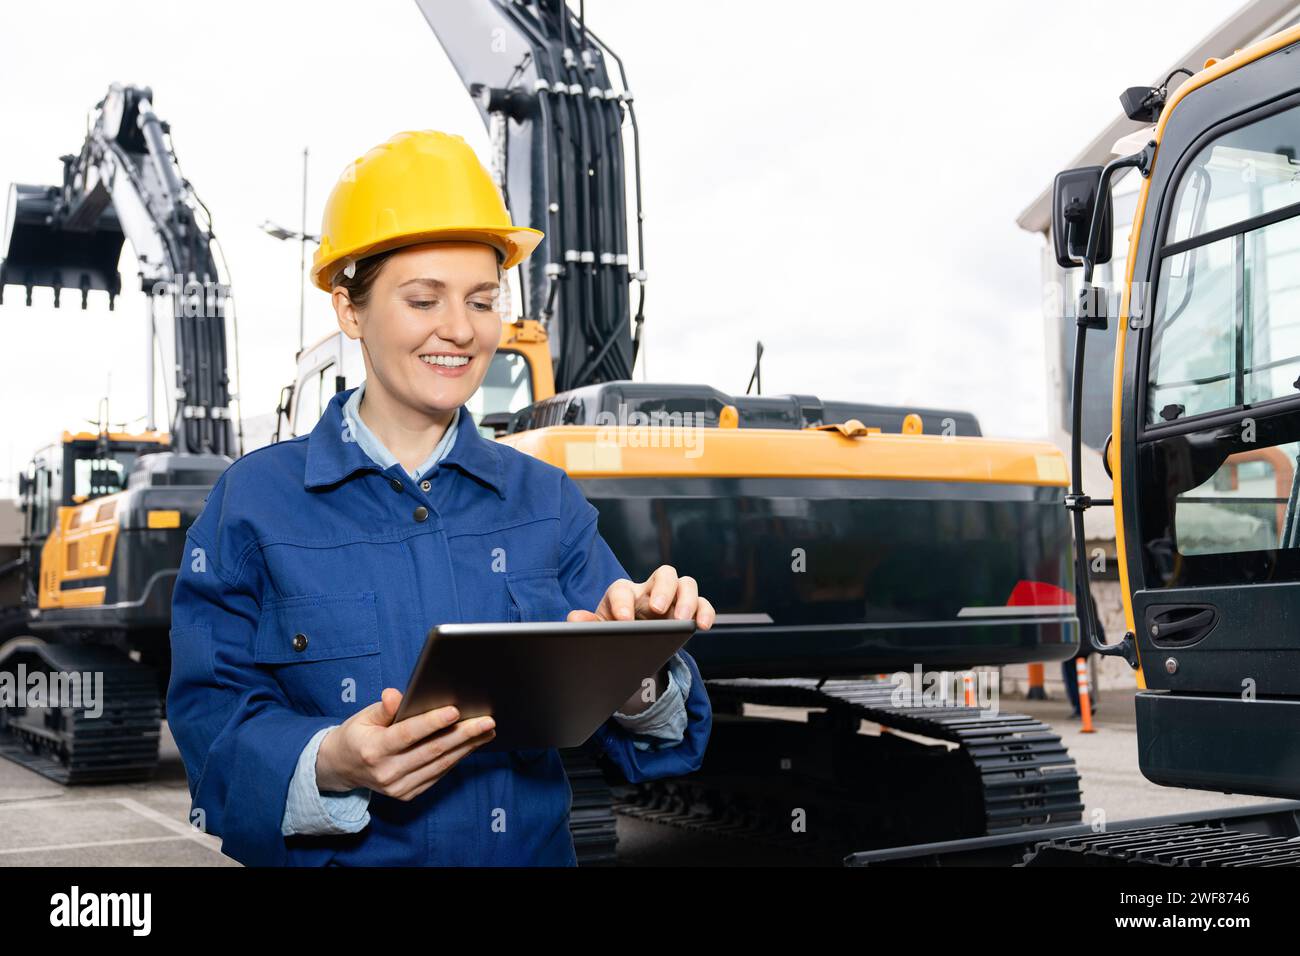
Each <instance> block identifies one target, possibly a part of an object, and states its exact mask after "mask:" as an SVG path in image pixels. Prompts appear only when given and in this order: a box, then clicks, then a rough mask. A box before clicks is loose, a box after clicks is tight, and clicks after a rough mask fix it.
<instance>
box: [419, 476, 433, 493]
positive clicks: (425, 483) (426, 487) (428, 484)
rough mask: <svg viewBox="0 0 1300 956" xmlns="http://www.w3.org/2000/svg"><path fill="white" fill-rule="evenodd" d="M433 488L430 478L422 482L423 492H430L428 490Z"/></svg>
mask: <svg viewBox="0 0 1300 956" xmlns="http://www.w3.org/2000/svg"><path fill="white" fill-rule="evenodd" d="M432 487H433V482H431V481H430V480H429V479H428V478H426V479H424V481H422V482H420V490H421V491H428V490H429V489H430V488H432Z"/></svg>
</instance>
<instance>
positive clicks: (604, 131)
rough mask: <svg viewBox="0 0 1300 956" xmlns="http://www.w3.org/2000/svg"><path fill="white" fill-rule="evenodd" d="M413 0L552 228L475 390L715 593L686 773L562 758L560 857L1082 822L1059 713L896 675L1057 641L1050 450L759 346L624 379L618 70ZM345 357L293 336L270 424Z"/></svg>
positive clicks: (639, 302) (554, 16)
mask: <svg viewBox="0 0 1300 956" xmlns="http://www.w3.org/2000/svg"><path fill="white" fill-rule="evenodd" d="M418 6H419V8H420V10H421V11H422V13H423V15H424V17H425V18H426V20H427V22H428V24H429V25H430V27H431V28H432V30H433V32H434V34H435V36H436V37H437V39H438V40H439V42H440V43H441V45H442V47H443V49H444V50H445V52H446V54H447V56H448V58H449V59H450V61H451V63H452V64H453V66H454V68H455V69H456V70H457V72H458V74H459V76H460V78H461V80H462V81H463V82H464V84H465V86H466V88H467V90H468V92H469V93H470V95H471V96H472V97H473V99H474V101H475V103H476V104H477V105H478V108H479V112H480V115H481V117H482V120H483V122H484V125H485V127H486V130H487V134H488V139H489V142H490V157H491V164H490V165H491V167H492V170H493V173H494V176H495V178H496V181H497V184H498V186H499V187H500V188H501V190H502V193H503V195H504V196H505V198H506V201H507V203H508V205H509V208H510V212H511V217H512V219H513V221H515V222H517V223H527V224H530V225H534V226H537V227H538V228H541V229H543V230H544V231H545V233H546V238H545V239H544V240H543V242H542V244H541V245H540V246H539V248H538V250H537V251H536V252H535V253H534V254H533V255H532V256H531V257H530V258H529V260H528V261H527V262H526V263H524V265H523V266H522V267H521V269H520V272H519V273H518V274H517V279H518V281H517V290H518V291H517V293H516V294H515V296H514V297H515V299H516V300H517V302H518V305H519V315H518V317H517V318H516V317H514V316H513V315H511V318H510V319H509V320H507V321H505V322H504V323H503V327H502V333H501V338H500V342H499V348H498V351H497V353H496V355H495V356H494V361H493V364H492V365H491V367H490V368H489V371H488V372H487V375H486V378H485V380H484V384H483V387H482V388H481V389H480V391H479V392H478V393H477V394H476V395H475V396H474V398H473V399H472V400H471V402H470V403H469V406H468V410H469V411H470V412H471V414H472V416H473V418H474V420H475V422H476V424H477V425H478V427H480V429H481V430H482V431H483V432H484V433H485V434H488V435H490V436H491V437H495V438H497V439H498V440H500V441H502V442H505V443H508V444H510V445H513V446H514V447H515V448H518V449H519V450H521V451H524V452H526V453H528V454H532V455H535V456H537V457H539V458H541V459H543V460H545V461H548V462H550V463H552V464H555V465H557V466H558V467H561V468H564V469H566V470H567V471H568V473H569V474H570V475H571V476H572V477H573V478H574V479H575V480H576V481H577V482H578V483H579V485H580V486H581V487H582V489H583V492H584V494H585V495H586V496H587V498H588V500H590V501H591V502H592V503H593V504H594V505H595V506H596V507H597V509H598V510H599V513H600V518H599V523H600V531H601V534H602V535H603V536H604V538H605V539H606V540H607V541H608V542H609V544H610V546H611V547H612V548H613V550H614V552H615V553H616V554H617V555H618V556H619V558H620V560H621V561H622V563H623V565H624V567H626V568H627V570H628V572H629V573H630V574H631V575H633V576H634V577H636V576H638V575H642V576H644V575H646V574H648V573H649V572H650V571H652V570H653V569H654V568H655V567H656V566H658V565H660V564H672V565H674V566H675V567H677V568H678V569H679V570H680V571H682V572H683V573H689V574H690V575H692V576H694V577H695V578H696V579H697V581H698V583H699V587H700V593H702V594H706V595H707V596H708V597H709V599H710V600H711V601H712V602H713V604H714V606H715V607H716V609H717V610H718V616H717V619H716V623H715V625H714V627H713V628H712V629H711V630H709V631H708V632H704V633H701V634H698V635H696V636H695V637H693V638H692V639H691V641H690V642H689V643H688V645H687V648H688V649H689V651H690V652H691V654H692V655H693V656H694V657H695V659H696V661H697V663H698V664H699V666H700V669H701V672H702V674H703V675H704V676H705V678H706V679H707V680H708V691H709V695H710V698H711V701H712V703H713V709H714V725H713V734H712V737H711V739H710V744H709V749H708V753H707V755H706V758H705V765H704V766H703V767H702V768H701V769H700V771H698V772H697V773H695V774H692V775H690V776H689V777H686V778H680V779H673V780H667V781H656V782H655V783H653V784H640V785H637V786H635V787H630V786H627V785H625V784H624V783H623V782H621V781H619V780H618V779H617V778H616V775H615V774H614V773H613V772H611V771H610V769H609V768H608V767H601V766H598V765H597V766H595V767H593V766H592V764H591V762H590V761H587V760H586V759H585V758H584V755H583V754H581V753H576V752H566V754H565V758H566V766H567V767H568V769H569V771H570V780H571V783H572V784H573V791H574V803H573V813H572V817H571V826H572V829H573V832H574V836H575V844H576V845H577V847H578V851H579V858H580V861H581V862H583V863H584V864H585V863H591V862H609V861H610V860H611V859H612V858H614V857H615V856H616V853H617V846H616V834H615V813H621V814H623V815H626V816H629V817H637V818H639V819H641V820H646V821H654V822H656V823H661V824H665V825H672V826H675V827H680V828H683V829H686V830H690V831H695V832H698V833H705V834H715V835H719V834H721V835H726V836H727V837H728V838H736V839H748V840H753V841H761V842H762V843H763V844H765V845H767V846H777V847H780V848H781V852H790V853H792V854H795V855H796V856H799V857H800V858H803V857H805V856H806V857H808V858H809V859H812V860H814V861H820V862H833V863H839V862H840V861H841V860H842V859H843V857H844V855H845V854H846V853H848V852H850V851H853V850H857V849H861V848H863V847H880V846H894V845H901V844H908V843H916V842H919V841H922V840H939V839H948V838H953V839H955V838H959V837H971V836H975V835H987V834H996V833H1004V832H1020V831H1021V830H1023V829H1024V828H1033V827H1043V826H1050V825H1060V824H1063V823H1068V822H1071V821H1077V820H1079V819H1080V813H1081V811H1082V802H1081V795H1080V782H1079V776H1078V773H1077V771H1076V769H1075V766H1074V762H1073V760H1072V759H1071V758H1070V756H1069V754H1068V753H1067V752H1066V749H1065V747H1064V746H1063V744H1062V743H1061V740H1060V738H1059V736H1058V735H1057V734H1055V733H1054V732H1052V730H1051V728H1049V727H1047V726H1046V725H1044V724H1042V723H1041V722H1039V721H1037V720H1035V719H1033V718H1031V717H1027V716H1023V715H1019V714H1014V713H1007V712H1004V711H1000V710H999V711H998V712H997V713H992V712H991V708H988V707H984V708H981V707H979V706H974V705H971V704H968V703H967V702H966V701H965V699H964V698H963V697H962V695H961V693H960V692H958V694H957V696H956V698H953V697H951V696H949V697H944V696H943V695H939V694H923V692H922V691H923V688H922V687H921V686H914V687H911V690H913V691H914V693H912V694H910V695H909V693H902V694H900V693H899V687H900V685H901V684H902V681H901V679H899V677H898V675H900V674H902V673H903V672H906V674H908V675H913V674H919V676H920V677H921V680H914V681H913V682H912V684H913V685H919V684H921V683H923V682H925V680H926V678H927V677H928V675H931V674H934V675H940V674H947V673H950V672H951V673H953V674H955V673H956V672H957V671H959V670H961V669H965V668H970V667H972V666H974V665H1000V664H1011V663H1027V662H1035V661H1050V660H1061V659H1066V658H1069V657H1071V656H1073V655H1074V653H1075V651H1076V648H1077V646H1078V630H1077V628H1078V623H1077V618H1076V601H1075V584H1074V581H1075V578H1074V573H1073V570H1072V566H1071V565H1072V556H1071V551H1070V531H1069V523H1068V521H1067V520H1066V515H1065V514H1064V512H1063V511H1062V509H1061V507H1060V501H1061V498H1062V495H1063V494H1064V492H1065V490H1066V488H1065V486H1066V480H1067V473H1066V462H1065V459H1064V456H1063V455H1061V453H1060V452H1059V451H1058V450H1057V449H1056V448H1055V447H1054V446H1052V445H1049V444H1046V443H1040V442H1020V441H1002V440H995V439H991V438H987V437H984V436H983V435H982V434H981V432H980V427H979V422H978V421H977V419H976V418H975V416H973V415H971V414H969V413H967V412H961V411H957V410H946V409H919V408H918V409H910V408H900V407H891V406H884V405H875V404H870V403H866V402H862V401H834V400H829V399H823V398H820V397H818V396H816V395H806V394H793V395H764V394H761V366H756V367H755V374H754V378H753V379H752V380H751V384H756V385H757V386H758V393H756V394H734V393H732V392H728V391H724V390H721V389H719V388H716V387H714V386H711V385H705V384H689V383H650V382H643V381H636V380H634V379H633V375H632V373H633V368H634V367H635V364H636V360H637V357H638V354H639V352H640V349H641V346H642V341H643V329H644V323H645V320H646V316H645V304H646V290H647V284H648V279H647V272H646V268H645V261H646V260H645V256H646V246H645V241H644V239H645V237H644V234H643V229H642V224H643V222H644V216H645V211H644V209H643V196H642V189H641V172H640V137H641V130H640V127H639V126H638V123H637V118H636V110H635V104H634V99H633V95H632V93H631V91H630V89H629V87H628V80H627V72H626V67H625V64H624V63H623V62H622V60H621V59H619V57H618V56H617V55H616V54H615V53H614V51H613V50H611V49H610V48H609V46H608V45H606V44H605V43H604V42H603V41H602V40H601V39H600V38H599V37H597V36H596V34H595V33H594V32H593V31H592V29H591V27H590V26H589V25H588V24H587V22H586V19H585V16H583V13H582V10H581V9H579V10H578V11H577V12H576V13H575V11H573V10H571V9H570V8H569V7H568V6H567V4H565V3H563V2H561V0H533V2H506V0H456V2H451V0H419V2H418ZM489 39H490V42H489ZM629 132H630V138H631V141H632V154H633V155H632V159H633V162H632V164H631V168H629V164H628V163H627V162H626V151H625V148H624V142H625V137H626V136H627V135H628V133H629ZM629 186H631V188H629ZM629 193H631V194H632V196H633V201H634V202H635V208H634V209H632V210H631V211H630V214H629V210H628V206H629V200H628V195H629ZM633 226H635V233H636V245H635V259H636V261H635V264H633V263H632V262H630V261H629V244H630V243H629V240H630V236H629V233H630V231H631V229H632V227H633ZM633 286H635V291H636V295H635V309H633V295H632V287H633ZM512 312H513V310H512ZM364 374H365V370H364V366H363V362H362V359H361V355H360V351H359V345H358V343H357V342H355V341H354V340H351V339H348V338H346V337H345V336H343V335H342V334H341V333H333V334H331V335H328V336H326V337H325V338H324V339H322V340H321V341H319V342H317V343H316V344H315V345H313V346H312V347H310V348H308V349H306V350H304V351H303V352H301V353H300V355H299V357H298V374H297V381H296V382H295V383H294V385H293V386H288V387H286V388H285V389H284V391H283V392H282V397H281V401H280V410H281V412H282V414H283V415H284V416H285V422H286V424H287V427H288V429H289V431H290V432H291V433H292V434H295V435H300V434H304V433H306V432H309V431H310V430H311V428H312V427H313V426H314V425H315V424H316V422H317V421H318V420H319V417H320V414H321V412H322V410H323V409H324V407H325V405H326V404H328V401H329V399H330V397H332V395H333V394H335V393H336V392H337V391H341V390H344V389H346V388H351V387H355V386H356V385H357V384H359V383H360V381H361V380H362V378H363V377H364ZM748 391H749V389H746V392H747V393H748ZM929 683H930V684H931V685H933V684H935V683H937V681H930V682H929ZM904 690H905V691H906V690H908V688H904ZM792 813H793V814H795V815H796V816H797V817H798V818H799V823H798V826H799V827H800V829H798V830H797V832H792Z"/></svg>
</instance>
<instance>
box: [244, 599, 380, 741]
mask: <svg viewBox="0 0 1300 956" xmlns="http://www.w3.org/2000/svg"><path fill="white" fill-rule="evenodd" d="M253 660H254V662H255V663H256V664H258V665H259V666H261V667H264V668H267V669H268V670H270V671H271V673H273V674H274V676H275V679H276V681H277V682H278V683H279V685H280V687H281V688H282V689H283V690H284V693H285V696H286V697H287V698H288V699H289V702H290V703H291V704H292V705H293V707H294V709H295V710H297V711H299V712H300V713H304V714H308V715H312V716H332V717H341V718H346V717H349V716H351V715H352V714H354V713H356V712H357V711H358V710H361V709H362V708H363V707H367V706H369V705H370V704H372V703H374V702H375V701H376V700H378V699H379V694H380V692H381V691H382V690H383V688H382V687H381V686H380V682H381V672H380V667H379V616H378V611H377V609H376V600H375V592H374V591H357V592H351V593H338V594H310V595H303V596H299V597H292V598H282V599H279V600H274V601H268V602H267V603H266V604H265V605H263V607H262V614H261V618H260V619H259V621H258V627H257V637H256V640H255V644H254V650H253Z"/></svg>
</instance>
